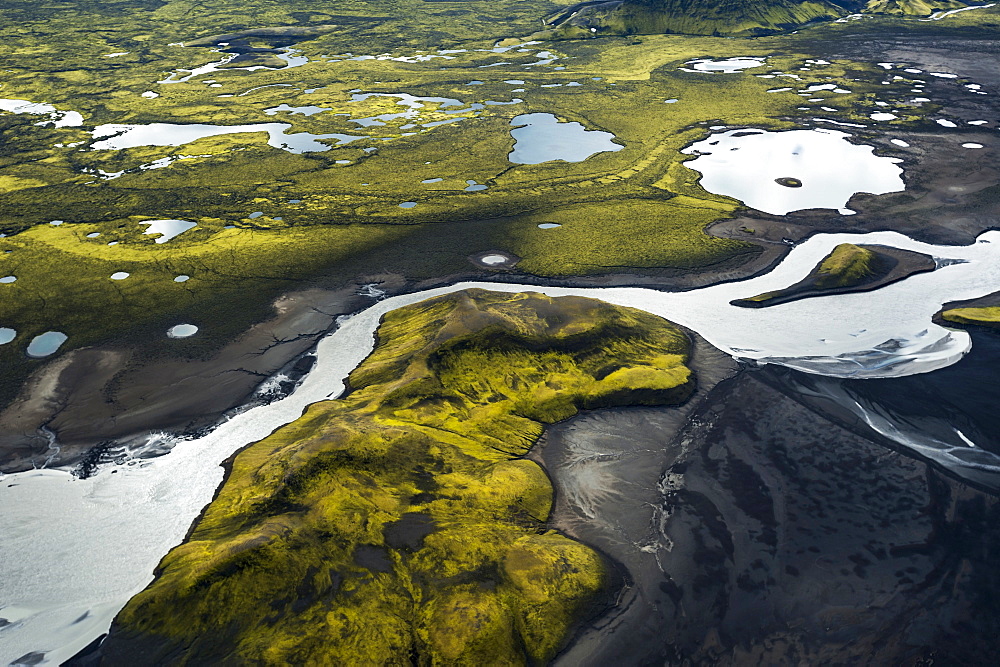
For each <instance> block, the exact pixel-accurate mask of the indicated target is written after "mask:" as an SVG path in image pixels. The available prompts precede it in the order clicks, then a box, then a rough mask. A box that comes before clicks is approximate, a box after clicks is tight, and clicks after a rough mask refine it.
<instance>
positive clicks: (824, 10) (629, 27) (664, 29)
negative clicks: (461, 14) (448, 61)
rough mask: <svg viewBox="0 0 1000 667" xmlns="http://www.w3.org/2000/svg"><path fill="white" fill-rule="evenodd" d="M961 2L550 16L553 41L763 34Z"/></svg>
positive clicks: (897, 0)
mask: <svg viewBox="0 0 1000 667" xmlns="http://www.w3.org/2000/svg"><path fill="white" fill-rule="evenodd" d="M965 6H967V5H966V3H964V2H959V1H958V0H941V1H938V2H935V1H933V0H869V1H868V2H867V3H866V2H864V1H863V0H721V1H709V0H610V1H608V0H597V1H591V2H582V3H579V4H576V5H573V6H572V7H569V8H567V9H565V10H562V11H560V12H558V13H557V14H553V15H551V16H549V17H548V18H547V19H546V20H545V23H546V25H547V26H548V29H547V30H545V31H544V32H545V33H547V35H546V36H549V37H555V38H559V37H563V38H572V37H585V36H588V35H595V36H596V35H609V34H610V35H629V34H645V35H650V34H662V33H681V34H688V35H745V36H751V35H764V34H770V33H774V32H780V31H783V30H789V29H794V28H797V27H799V26H802V25H804V24H806V23H809V22H811V21H817V20H830V19H836V18H840V17H843V16H846V15H848V14H852V13H860V12H866V13H878V14H908V15H928V14H931V13H933V12H935V11H940V10H947V9H957V8H960V7H965Z"/></svg>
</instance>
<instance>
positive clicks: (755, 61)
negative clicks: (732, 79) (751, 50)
mask: <svg viewBox="0 0 1000 667" xmlns="http://www.w3.org/2000/svg"><path fill="white" fill-rule="evenodd" d="M765 60H766V58H752V57H742V56H739V57H736V58H726V59H722V60H713V59H711V58H698V59H697V60H689V61H687V62H686V63H684V64H685V65H687V67H681V68H680V69H682V70H684V71H686V72H722V73H723V74H735V73H737V72H742V71H743V70H745V69H754V68H755V67H763V66H764V62H765Z"/></svg>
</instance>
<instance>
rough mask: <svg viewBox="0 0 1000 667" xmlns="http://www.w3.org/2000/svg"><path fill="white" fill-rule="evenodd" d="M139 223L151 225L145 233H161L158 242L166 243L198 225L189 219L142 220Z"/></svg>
mask: <svg viewBox="0 0 1000 667" xmlns="http://www.w3.org/2000/svg"><path fill="white" fill-rule="evenodd" d="M139 224H140V225H149V228H148V229H147V230H146V231H144V232H143V234H159V235H160V236H159V237H158V238H157V239H156V242H157V243H166V242H167V241H169V240H170V239H172V238H174V237H176V236H178V235H180V234H183V233H184V232H186V231H187V230H189V229H193V228H194V227H196V226H197V225H196V224H195V223H193V222H190V221H188V220H147V221H146V222H140V223H139Z"/></svg>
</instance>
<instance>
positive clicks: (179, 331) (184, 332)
mask: <svg viewBox="0 0 1000 667" xmlns="http://www.w3.org/2000/svg"><path fill="white" fill-rule="evenodd" d="M196 333H198V327H196V326H195V325H193V324H175V325H174V326H172V327H170V328H169V329H167V338H189V337H191V336H193V335H195V334H196Z"/></svg>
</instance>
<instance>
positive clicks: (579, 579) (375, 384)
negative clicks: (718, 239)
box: [104, 290, 693, 665]
mask: <svg viewBox="0 0 1000 667" xmlns="http://www.w3.org/2000/svg"><path fill="white" fill-rule="evenodd" d="M687 354H688V340H687V338H686V336H685V335H684V334H683V333H682V332H681V331H680V330H679V329H677V328H676V327H674V326H673V325H671V324H670V323H668V322H666V321H665V320H662V319H660V318H658V317H655V316H652V315H649V314H647V313H643V312H641V311H637V310H632V309H629V308H621V307H616V306H611V305H609V304H606V303H602V302H600V301H595V300H592V299H584V298H578V297H562V298H557V299H553V298H549V297H545V296H541V295H538V294H515V295H510V294H498V293H494V292H487V291H482V290H471V291H467V292H459V293H455V294H452V295H448V296H444V297H439V298H436V299H431V300H428V301H424V302H422V303H419V304H416V305H414V306H410V307H407V308H403V309H400V310H397V311H393V312H391V313H389V314H388V315H386V316H385V319H384V321H383V323H382V325H381V327H380V328H379V330H378V344H377V346H376V348H375V350H374V352H373V353H372V354H371V356H369V357H368V359H367V360H366V361H365V362H363V363H362V364H361V365H360V366H359V367H358V368H357V369H356V370H355V371H354V372H353V373H352V374H351V376H350V386H351V387H352V391H351V393H350V394H349V395H348V396H347V397H346V398H343V399H340V400H335V401H327V402H323V403H319V404H315V405H313V406H312V407H310V408H309V409H308V411H307V412H306V413H305V414H304V415H303V416H302V417H301V418H300V419H299V420H297V421H295V422H293V423H292V424H290V425H288V426H286V427H284V428H282V429H279V430H278V431H276V432H275V433H273V434H272V435H271V436H269V437H268V438H266V439H264V440H262V441H260V442H258V443H256V444H254V445H252V446H250V447H249V448H248V449H246V450H244V451H243V452H242V453H240V454H239V455H238V456H237V457H236V458H235V460H234V462H233V466H232V471H231V473H230V475H229V477H228V479H227V481H226V482H225V483H224V485H223V487H222V489H221V492H220V493H219V495H218V497H217V498H216V500H214V501H213V502H212V504H211V505H210V506H209V507H208V509H207V511H206V513H205V514H204V516H203V518H202V519H201V520H200V521H198V523H197V524H196V526H195V527H194V530H193V532H192V534H191V536H190V538H189V539H188V540H187V542H185V543H184V544H183V545H181V546H179V547H177V548H176V549H174V550H173V551H172V552H171V553H170V554H168V555H167V556H166V557H165V558H164V560H163V561H162V563H161V565H160V571H159V576H158V578H157V579H156V581H155V582H154V583H153V584H152V585H150V587H149V588H148V589H147V590H145V591H144V592H143V593H141V594H140V595H138V596H136V597H135V598H134V599H133V600H132V601H131V602H130V603H129V605H128V606H127V607H126V608H125V609H124V610H123V611H122V613H121V614H120V615H119V617H118V619H117V620H116V624H115V627H114V628H113V630H112V634H111V636H110V638H109V639H108V641H107V642H106V644H105V649H104V660H105V664H163V663H176V664H208V663H218V662H221V663H224V664H230V663H239V664H247V663H251V664H260V663H266V664H323V665H332V664H402V663H407V664H410V663H414V664H472V663H475V664H485V663H489V664H505V665H506V664H521V663H527V662H535V661H544V660H546V659H547V658H550V657H551V656H553V655H554V654H555V652H556V651H557V650H558V649H559V647H560V646H561V645H562V643H563V642H564V641H565V639H566V636H567V633H568V631H569V630H570V628H571V625H572V623H573V622H574V619H576V618H577V617H578V615H579V614H580V613H581V612H582V611H583V610H584V609H585V608H586V606H587V605H588V603H589V602H591V601H593V599H594V598H595V596H596V595H597V594H598V593H600V591H601V590H602V588H603V587H604V586H605V585H606V583H607V580H606V576H605V571H604V568H603V565H602V561H601V559H600V557H599V556H598V555H597V554H596V553H595V552H593V551H592V550H591V549H589V548H587V547H586V546H584V545H581V544H579V543H577V542H574V541H572V540H570V539H568V538H566V537H564V536H562V535H560V534H558V533H556V532H554V531H551V530H548V529H547V528H546V519H547V517H548V513H549V510H550V507H551V504H552V486H551V484H550V482H549V480H548V478H547V477H546V475H545V472H544V471H543V470H542V469H541V468H540V467H539V466H538V465H537V464H536V463H533V462H532V461H529V460H526V459H524V458H523V456H524V454H525V453H526V452H527V451H528V449H529V448H530V447H531V446H532V444H533V443H534V442H535V440H536V439H537V438H538V436H539V435H540V434H541V432H542V429H543V427H544V425H545V424H549V423H553V422H556V421H559V420H562V419H566V418H567V417H569V416H571V415H573V414H575V413H576V412H577V410H579V409H583V408H598V407H605V406H620V405H636V404H641V405H654V404H669V403H676V402H679V401H682V400H684V399H685V398H686V397H687V396H688V395H689V393H690V392H691V390H692V386H693V380H692V376H691V372H690V370H689V369H688V368H687V367H686V366H685V362H686V360H687ZM484 661H485V662H484Z"/></svg>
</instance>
